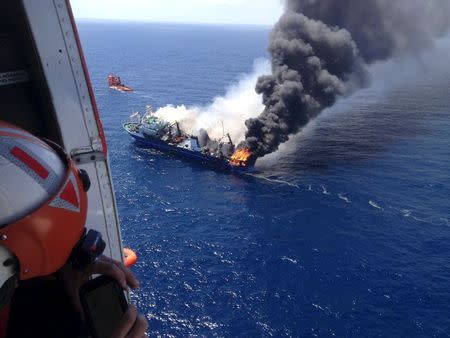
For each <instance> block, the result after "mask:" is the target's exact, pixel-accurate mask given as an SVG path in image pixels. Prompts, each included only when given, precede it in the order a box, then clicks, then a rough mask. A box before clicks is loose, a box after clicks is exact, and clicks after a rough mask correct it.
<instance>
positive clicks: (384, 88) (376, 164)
mask: <svg viewBox="0 0 450 338" xmlns="http://www.w3.org/2000/svg"><path fill="white" fill-rule="evenodd" d="M79 31H80V34H81V39H82V43H83V46H84V52H85V55H86V58H87V63H88V67H89V71H90V74H91V77H92V83H93V86H94V90H95V95H96V98H97V103H98V106H99V110H100V114H101V118H102V121H103V125H104V128H105V132H106V136H107V142H108V146H109V156H110V160H111V167H112V171H113V177H114V185H115V191H116V197H117V203H118V208H119V213H120V219H121V222H122V234H123V241H124V244H125V245H126V246H129V247H131V248H133V249H134V250H135V251H136V252H137V254H138V256H139V262H138V263H137V265H136V266H135V267H134V268H133V269H134V272H135V273H136V274H137V276H138V278H139V279H140V281H141V288H140V290H138V291H137V292H135V293H134V294H133V299H134V301H135V302H136V303H137V305H138V307H139V309H140V311H141V312H143V313H144V314H145V315H146V316H147V318H148V319H149V323H150V329H149V333H150V335H151V336H161V337H186V336H192V337H235V336H241V337H272V336H273V337H288V336H291V337H331V336H337V337H362V336H364V337H446V336H450V202H449V197H450V66H449V62H448V60H450V58H449V56H450V40H449V39H442V40H440V41H438V42H437V45H436V47H435V48H434V49H433V50H429V51H427V52H425V53H424V54H423V55H414V56H412V57H409V58H402V59H399V60H395V61H392V62H389V63H386V64H380V65H375V66H374V67H372V68H371V71H372V73H373V84H372V86H371V87H370V88H367V89H364V90H362V91H359V92H357V93H355V94H354V95H352V96H351V97H349V98H345V99H342V100H340V101H339V102H338V104H337V105H336V106H335V107H334V108H332V109H330V110H328V111H326V112H324V113H323V114H322V115H321V116H320V117H318V118H317V119H316V120H314V121H312V122H311V123H310V124H309V125H308V126H307V127H306V128H305V129H304V130H303V131H302V132H301V133H300V134H299V135H297V136H295V137H293V138H292V139H291V141H289V142H288V143H287V144H286V145H284V146H283V147H281V149H280V151H279V152H278V153H276V154H272V155H271V156H269V157H268V158H264V159H262V160H261V161H259V162H258V163H257V168H256V172H255V173H254V174H252V175H236V174H229V173H224V172H220V171H213V170H209V169H206V168H203V167H202V166H201V165H198V164H195V163H190V162H187V161H184V160H180V159H178V158H176V157H173V156H170V155H167V154H163V153H160V152H157V151H153V150H147V149H143V148H141V147H138V146H137V145H136V144H135V143H134V142H133V141H132V140H131V138H130V137H128V136H127V134H126V133H125V132H124V131H123V130H122V126H121V124H122V122H124V121H126V120H127V119H128V116H129V115H130V113H131V111H132V110H136V109H138V110H141V111H143V110H144V109H145V105H146V104H152V105H153V106H154V107H161V106H165V105H166V104H185V105H188V106H192V105H208V104H209V103H211V102H212V100H213V99H214V97H216V96H220V95H224V94H225V92H226V90H227V88H228V87H229V86H230V85H231V84H233V83H236V81H238V79H239V77H240V76H242V74H246V73H250V72H251V71H252V68H253V63H254V60H255V59H258V58H268V57H269V56H268V54H267V52H266V46H267V40H268V35H269V32H270V29H269V27H252V26H248V27H247V26H206V25H172V24H150V23H124V22H122V23H120V22H87V21H81V22H79ZM109 72H115V73H118V74H119V75H120V76H121V77H122V79H123V80H124V82H125V83H126V84H129V85H130V86H133V87H134V88H135V89H136V91H135V92H134V93H121V92H117V91H112V90H109V89H108V88H107V85H106V76H107V75H108V73H109Z"/></svg>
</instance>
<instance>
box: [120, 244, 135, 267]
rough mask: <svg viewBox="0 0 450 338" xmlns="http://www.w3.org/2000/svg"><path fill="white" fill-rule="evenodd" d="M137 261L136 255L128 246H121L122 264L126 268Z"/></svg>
mask: <svg viewBox="0 0 450 338" xmlns="http://www.w3.org/2000/svg"><path fill="white" fill-rule="evenodd" d="M136 262H137V255H136V253H135V252H134V251H133V250H131V249H128V248H123V264H125V266H126V267H127V268H129V267H131V266H133V265H134V264H136Z"/></svg>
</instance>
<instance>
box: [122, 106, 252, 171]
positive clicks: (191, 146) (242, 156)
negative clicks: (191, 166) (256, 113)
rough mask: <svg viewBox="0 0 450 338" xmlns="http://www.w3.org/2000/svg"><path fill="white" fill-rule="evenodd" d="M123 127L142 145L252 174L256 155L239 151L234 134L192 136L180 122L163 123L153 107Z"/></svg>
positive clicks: (210, 165)
mask: <svg viewBox="0 0 450 338" xmlns="http://www.w3.org/2000/svg"><path fill="white" fill-rule="evenodd" d="M123 128H124V129H125V130H126V131H127V133H128V134H129V135H131V136H132V137H133V138H134V139H135V140H136V141H137V142H138V143H140V144H143V145H144V146H146V147H149V148H153V149H157V150H160V151H163V152H168V153H172V154H175V155H179V156H181V157H183V158H186V159H189V160H193V161H196V162H201V163H202V164H204V165H207V166H209V167H214V168H218V169H223V170H231V171H248V170H250V169H251V168H252V167H253V165H254V161H253V160H252V156H251V155H252V154H251V152H250V151H248V150H247V149H235V146H234V144H233V142H232V140H231V138H230V135H229V134H227V135H224V137H222V138H221V139H219V140H211V139H209V137H208V136H207V134H206V132H203V133H200V135H198V136H195V135H190V134H188V133H186V132H184V131H183V130H182V129H181V128H180V124H179V123H178V122H175V123H169V122H167V121H164V120H162V119H161V118H159V117H158V116H156V114H155V113H154V111H153V108H152V107H151V106H147V107H146V112H145V114H144V115H143V116H141V114H140V113H139V112H134V113H133V114H132V115H131V116H130V121H129V122H127V123H124V124H123Z"/></svg>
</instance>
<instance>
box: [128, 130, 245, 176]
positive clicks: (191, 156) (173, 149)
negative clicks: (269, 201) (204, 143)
mask: <svg viewBox="0 0 450 338" xmlns="http://www.w3.org/2000/svg"><path fill="white" fill-rule="evenodd" d="M133 124H134V125H138V124H136V123H125V124H124V125H123V128H124V129H125V130H126V132H127V133H128V134H129V135H130V136H131V137H133V139H134V140H135V141H136V142H137V143H138V144H140V145H142V146H144V147H146V148H152V149H156V150H159V151H162V152H165V153H170V154H173V155H176V156H179V157H181V158H184V159H187V160H190V161H193V162H197V163H201V164H202V165H206V166H208V167H211V168H215V169H219V170H225V171H233V172H248V171H251V167H235V166H232V165H230V164H229V163H228V162H227V161H226V160H224V159H220V158H217V157H214V156H210V155H207V154H203V153H201V152H197V151H192V150H188V149H184V148H181V147H178V146H176V145H174V144H171V143H167V142H164V141H162V140H160V139H157V138H154V137H149V136H144V135H143V134H141V133H139V132H133V131H131V130H129V128H127V127H129V126H130V125H133Z"/></svg>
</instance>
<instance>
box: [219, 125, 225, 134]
mask: <svg viewBox="0 0 450 338" xmlns="http://www.w3.org/2000/svg"><path fill="white" fill-rule="evenodd" d="M220 122H222V137H225V128H224V126H223V121H220Z"/></svg>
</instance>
